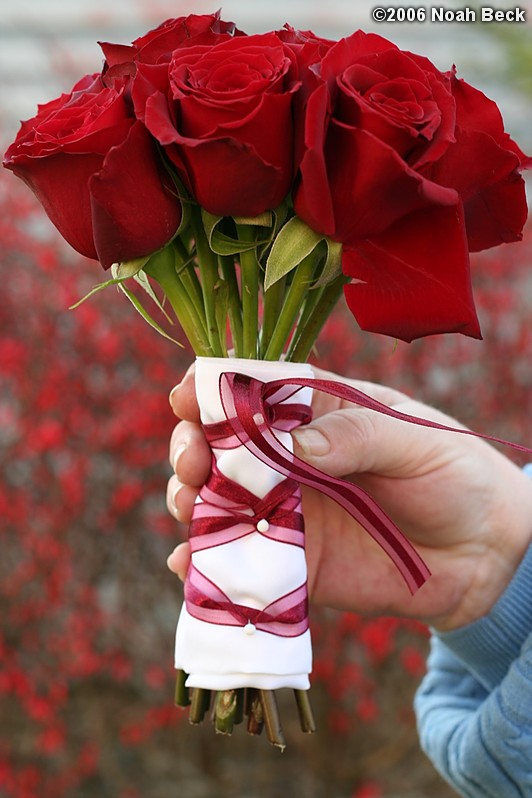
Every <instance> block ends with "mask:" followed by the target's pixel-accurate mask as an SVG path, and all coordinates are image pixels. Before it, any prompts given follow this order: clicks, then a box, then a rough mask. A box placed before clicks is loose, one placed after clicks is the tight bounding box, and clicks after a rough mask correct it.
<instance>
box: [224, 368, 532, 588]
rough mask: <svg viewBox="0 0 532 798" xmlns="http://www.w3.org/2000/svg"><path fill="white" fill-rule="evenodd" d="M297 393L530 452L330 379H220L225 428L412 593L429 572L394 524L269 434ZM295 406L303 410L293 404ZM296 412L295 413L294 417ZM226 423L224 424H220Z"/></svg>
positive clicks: (355, 490) (353, 489)
mask: <svg viewBox="0 0 532 798" xmlns="http://www.w3.org/2000/svg"><path fill="white" fill-rule="evenodd" d="M300 388H312V389H313V390H318V391H323V392H325V393H328V394H331V395H332V396H336V397H338V398H340V399H344V400H346V401H349V402H353V403H355V404H358V405H360V406H361V407H365V408H369V409H371V410H375V411H377V412H379V413H384V414H385V415H388V416H391V417H392V418H395V419H399V420H401V421H407V422H409V423H412V424H419V425H421V426H424V427H430V428H432V429H441V430H446V431H450V432H460V433H463V434H466V435H474V436H476V437H480V438H484V439H487V440H490V441H494V442H497V443H502V444H505V445H509V446H512V447H513V448H515V449H518V450H520V451H524V452H528V453H530V452H531V451H532V450H531V449H529V448H528V447H526V446H521V445H519V444H513V443H509V442H508V441H504V440H501V439H500V438H496V437H493V436H491V435H483V434H480V433H476V432H473V431H472V430H464V429H457V428H455V427H449V426H446V425H445V424H438V423H437V422H435V421H429V420H428V419H424V418H420V417H418V416H410V415H407V414H406V413H401V412H400V411H398V410H393V409H392V408H390V407H388V406H387V405H384V404H382V403H381V402H378V401H377V400H376V399H372V398H371V397H370V396H367V395H366V394H364V393H363V392H362V391H359V390H357V389H356V388H353V387H351V386H347V385H344V384H342V383H338V382H334V381H332V380H320V379H304V378H294V379H285V380H272V381H271V382H267V383H265V382H262V381H261V380H258V379H255V378H253V377H249V376H247V375H245V374H239V373H236V372H224V373H222V374H221V375H220V382H219V390H220V398H221V401H222V405H223V409H224V412H225V416H226V419H227V423H228V424H229V426H230V428H231V430H232V432H233V435H234V436H236V438H237V439H238V440H239V441H240V443H241V444H243V445H244V446H245V447H246V448H247V449H248V450H249V451H250V452H252V454H254V455H255V456H256V457H257V458H258V459H259V460H261V461H262V462H263V463H266V464H267V465H268V466H270V467H271V468H273V469H274V470H276V471H278V472H279V473H281V474H283V475H284V476H286V477H289V478H290V479H296V480H297V481H298V482H299V483H300V484H304V485H308V486H310V487H312V488H314V489H316V490H318V491H320V492H321V493H324V494H325V495H327V496H329V497H330V498H331V499H333V500H334V501H336V502H337V503H338V504H339V505H340V506H342V507H343V508H344V509H345V510H346V511H347V512H348V513H349V514H350V515H351V516H352V517H353V518H354V519H355V520H356V521H358V522H359V523H360V524H361V526H362V527H363V528H364V529H366V531H367V532H368V533H369V534H370V535H371V536H372V537H373V538H374V539H375V540H376V541H377V543H378V544H379V545H380V546H381V547H382V548H383V549H384V551H385V552H386V553H387V554H388V555H389V556H390V558H391V559H392V561H393V562H394V563H395V565H396V566H397V568H398V569H399V571H400V573H401V575H402V576H403V578H404V580H405V581H406V583H407V585H408V587H409V589H410V591H411V592H412V593H414V592H415V591H416V590H417V589H418V588H419V587H421V585H423V584H424V582H425V581H426V580H427V579H428V577H429V576H430V571H429V569H428V568H427V566H426V565H425V563H424V562H423V560H422V559H421V557H420V556H419V554H418V553H417V552H416V550H415V549H414V547H413V546H412V545H411V543H410V542H409V541H408V540H407V539H406V538H405V536H404V535H403V533H402V532H401V531H400V529H399V528H398V527H397V526H396V525H395V524H394V522H393V521H392V520H391V519H390V518H389V517H388V516H387V515H386V513H385V512H384V511H383V510H382V509H381V508H380V507H379V505H378V504H377V503H376V502H375V501H374V500H373V499H372V498H371V497H370V496H369V495H368V494H367V493H366V492H365V491H364V490H362V488H359V487H358V486H357V485H353V484H352V483H351V482H347V481H346V480H342V479H338V478H336V477H332V476H329V475H328V474H325V473H324V472H323V471H320V470H319V469H317V468H315V467H314V466H311V465H310V464H309V463H306V462H305V461H303V460H301V459H300V458H298V457H296V455H294V454H293V453H292V452H291V451H290V450H289V449H288V448H287V447H286V446H284V445H283V444H282V443H281V442H280V441H279V439H278V438H277V437H276V435H275V433H274V432H273V428H274V426H276V427H277V428H279V420H280V419H281V420H282V419H283V418H285V416H284V414H285V413H287V414H290V413H292V412H293V411H290V410H288V411H286V410H283V409H281V408H283V407H284V408H290V405H283V404H281V403H283V402H285V401H286V400H287V399H288V398H290V397H292V396H294V394H295V393H297V391H299V390H300ZM294 407H296V408H297V407H299V408H301V407H305V406H304V405H299V406H298V405H294ZM297 412H298V411H297V410H296V411H295V414H296V415H297ZM286 417H288V415H287V416H286ZM292 419H294V416H292ZM309 420H310V418H309ZM225 423H226V422H222V425H223V424H225ZM298 423H301V421H295V423H294V426H297V425H298ZM292 428H293V427H292ZM219 431H220V435H221V437H222V438H223V437H224V432H227V429H224V428H223V426H221V427H220V430H219ZM222 444H223V442H222ZM213 445H215V446H217V445H218V444H216V443H214V444H213ZM233 446H234V443H233ZM222 448H223V445H222Z"/></svg>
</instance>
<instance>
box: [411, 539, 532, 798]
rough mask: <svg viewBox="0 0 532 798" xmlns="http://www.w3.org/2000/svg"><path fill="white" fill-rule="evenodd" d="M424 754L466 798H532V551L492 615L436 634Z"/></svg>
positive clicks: (423, 693)
mask: <svg viewBox="0 0 532 798" xmlns="http://www.w3.org/2000/svg"><path fill="white" fill-rule="evenodd" d="M427 664H428V673H427V675H426V676H425V678H424V680H423V682H422V683H421V685H420V687H419V689H418V692H417V694H416V698H415V702H414V707H415V711H416V715H417V719H418V728H419V735H420V741H421V747H422V748H423V750H424V751H425V753H426V754H427V755H428V756H429V758H430V759H431V760H432V762H433V764H434V766H435V768H436V769H437V770H438V771H439V772H440V773H441V775H442V776H443V777H444V778H445V779H446V780H447V781H448V782H449V783H450V784H451V786H452V787H454V789H455V790H456V791H457V792H458V794H459V795H462V796H466V798H532V546H531V547H530V548H529V550H528V552H527V553H526V555H525V557H524V559H523V560H522V562H521V564H520V566H519V568H518V570H517V571H516V573H515V575H514V578H513V580H512V582H511V583H510V585H509V586H508V587H507V589H506V591H505V592H504V594H503V595H502V596H501V598H500V599H499V601H498V602H497V603H496V604H495V605H494V607H493V608H492V610H491V612H490V613H489V614H488V615H486V616H485V617H483V618H481V619H479V620H478V621H476V622H475V623H472V624H470V625H469V626H465V627H462V628H460V629H457V630H455V631H452V632H447V633H441V634H440V633H435V634H433V636H432V640H431V653H430V656H429V659H428V663H427Z"/></svg>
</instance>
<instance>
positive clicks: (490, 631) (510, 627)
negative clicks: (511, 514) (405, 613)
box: [432, 544, 532, 691]
mask: <svg viewBox="0 0 532 798" xmlns="http://www.w3.org/2000/svg"><path fill="white" fill-rule="evenodd" d="M531 630H532V544H531V545H530V546H529V548H528V551H527V552H525V555H524V557H523V559H522V561H521V563H520V564H519V567H518V568H517V570H516V572H515V574H514V576H513V578H512V580H511V582H510V584H509V585H508V586H507V588H506V590H505V591H504V592H503V593H502V595H501V596H500V597H499V599H498V600H497V601H496V602H495V604H494V605H493V607H492V608H491V610H490V612H489V613H488V614H487V615H485V616H484V617H482V618H480V619H479V620H477V621H474V622H473V623H471V624H468V625H466V626H462V627H460V628H457V629H454V630H451V631H448V632H442V631H441V630H437V629H432V632H433V633H434V635H435V636H436V637H437V638H438V639H439V640H441V642H442V643H444V644H445V646H446V647H447V648H449V649H450V650H451V651H452V652H453V654H454V655H455V656H457V657H458V658H459V659H460V660H461V661H462V662H463V663H464V664H465V665H466V667H467V668H468V670H469V671H470V672H471V673H472V674H473V675H474V676H475V677H476V678H477V680H478V681H479V682H480V683H481V684H483V685H484V687H485V688H486V689H487V690H488V691H491V690H492V689H493V688H494V687H495V686H496V685H497V684H500V682H501V680H502V679H503V678H504V676H505V674H506V672H507V670H508V668H509V667H510V665H511V663H512V662H514V661H515V660H516V659H517V658H518V657H519V655H520V652H521V649H522V646H523V645H524V644H525V642H526V641H527V639H529V637H530V633H531Z"/></svg>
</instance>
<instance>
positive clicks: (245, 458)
mask: <svg viewBox="0 0 532 798" xmlns="http://www.w3.org/2000/svg"><path fill="white" fill-rule="evenodd" d="M226 370H229V371H230V372H237V373H245V374H247V375H249V376H250V377H252V378H255V379H258V381H259V383H260V384H269V383H270V382H271V381H272V380H274V379H276V378H288V379H291V378H292V377H294V378H298V377H299V378H304V379H311V378H312V376H313V372H312V369H311V367H310V366H309V365H307V364H301V363H283V362H281V363H278V362H264V361H253V360H251V361H250V360H236V359H222V358H201V357H200V358H197V360H196V394H197V397H198V403H199V405H200V413H201V421H202V424H203V428H204V431H205V434H206V437H207V439H208V441H209V444H210V446H211V451H212V454H213V459H212V466H211V472H210V475H209V477H208V479H207V481H206V483H205V485H204V486H203V487H202V489H201V491H200V493H199V496H198V498H197V500H196V504H195V506H194V510H193V516H192V521H191V524H190V528H189V540H190V545H191V560H192V561H191V567H190V568H189V571H188V574H187V578H186V581H185V601H184V603H183V607H182V610H181V614H180V617H179V622H178V625H177V633H176V653H175V665H176V667H177V668H181V669H182V670H184V671H185V672H186V673H188V674H189V676H188V679H187V685H188V686H191V687H203V688H207V689H211V690H224V689H231V688H237V687H257V688H259V689H265V690H274V689H278V688H281V687H290V688H295V689H300V690H301V689H303V690H304V689H308V687H309V686H310V683H309V674H310V671H311V669H312V647H311V640H310V631H309V628H308V626H309V623H308V591H307V566H306V560H305V552H304V542H305V537H304V521H303V515H302V511H301V488H300V483H299V481H298V480H297V479H294V478H292V477H290V476H286V475H285V474H282V473H280V471H279V469H277V468H275V469H274V468H272V467H271V466H270V465H269V464H265V463H264V462H262V461H261V460H260V459H258V458H257V457H256V456H255V455H254V454H253V453H252V452H250V451H249V450H248V448H246V446H244V445H243V444H242V442H241V440H240V438H239V436H238V435H236V434H235V433H234V431H233V429H232V426H231V424H230V423H229V422H228V420H227V417H226V414H225V412H224V408H223V405H222V399H221V394H220V390H219V383H220V375H221V374H223V373H224V372H225V371H226ZM311 398H312V389H311V388H310V387H303V388H300V389H298V391H297V392H295V391H293V392H292V395H287V396H286V397H285V396H284V395H283V396H278V397H277V396H275V395H273V396H272V400H271V401H269V400H268V406H269V409H268V417H269V420H270V424H271V427H272V430H274V434H275V436H276V440H277V441H278V442H279V443H280V444H282V445H283V451H284V452H290V450H291V445H292V438H291V435H290V432H291V430H293V429H294V428H295V427H296V426H299V425H300V424H303V423H307V422H308V421H310V419H311V417H312V414H311V411H310V403H311Z"/></svg>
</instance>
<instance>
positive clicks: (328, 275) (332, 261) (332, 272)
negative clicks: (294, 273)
mask: <svg viewBox="0 0 532 798" xmlns="http://www.w3.org/2000/svg"><path fill="white" fill-rule="evenodd" d="M324 241H325V244H326V246H327V257H326V258H325V264H324V266H323V269H322V271H321V274H320V276H319V277H318V279H317V280H316V282H315V283H314V285H313V286H312V287H313V288H323V286H324V285H328V284H329V283H332V281H333V280H335V279H336V278H337V277H339V276H340V274H341V273H342V244H341V243H340V242H339V241H332V240H331V239H330V238H325V239H324Z"/></svg>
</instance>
